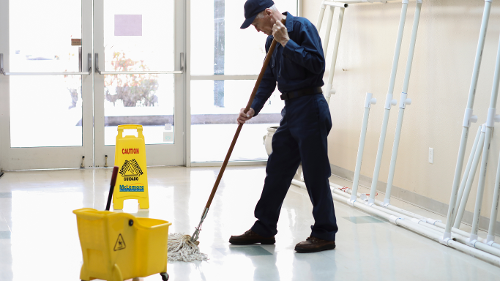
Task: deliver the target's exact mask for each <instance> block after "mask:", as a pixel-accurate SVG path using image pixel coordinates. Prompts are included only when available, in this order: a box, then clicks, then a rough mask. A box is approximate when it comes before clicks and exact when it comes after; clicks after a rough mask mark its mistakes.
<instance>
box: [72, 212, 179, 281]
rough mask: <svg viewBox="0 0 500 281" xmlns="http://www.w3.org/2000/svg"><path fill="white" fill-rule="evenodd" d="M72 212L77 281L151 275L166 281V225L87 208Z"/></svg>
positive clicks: (115, 279) (119, 280)
mask: <svg viewBox="0 0 500 281" xmlns="http://www.w3.org/2000/svg"><path fill="white" fill-rule="evenodd" d="M73 213H74V214H76V217H77V224H78V235H79V237H80V244H81V247H82V254H83V265H82V269H81V272H80V279H81V280H92V279H104V280H108V281H123V280H125V279H130V278H134V277H146V276H149V275H152V274H155V273H160V274H161V275H162V278H163V280H164V281H165V280H168V274H167V273H166V272H167V258H168V257H167V252H168V245H167V242H168V241H167V240H168V227H169V226H170V225H171V223H170V222H168V221H164V220H159V219H150V218H137V217H135V216H133V215H131V214H127V213H114V212H109V211H98V210H95V209H91V208H84V209H78V210H74V211H73Z"/></svg>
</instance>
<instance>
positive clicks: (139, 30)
mask: <svg viewBox="0 0 500 281" xmlns="http://www.w3.org/2000/svg"><path fill="white" fill-rule="evenodd" d="M104 48H105V70H106V71H147V70H154V71H168V70H174V1H164V0H147V1H123V0H105V1H104ZM104 84H105V89H104V114H105V126H106V127H105V145H115V143H116V134H117V125H120V124H140V125H143V128H144V131H143V133H144V138H145V142H146V144H156V143H174V133H173V132H174V80H173V76H172V75H168V74H165V75H163V74H158V75H157V74H141V75H105V77H104Z"/></svg>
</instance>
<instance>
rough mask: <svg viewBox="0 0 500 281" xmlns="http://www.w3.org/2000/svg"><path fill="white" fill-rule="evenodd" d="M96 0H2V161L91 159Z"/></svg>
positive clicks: (26, 165)
mask: <svg viewBox="0 0 500 281" xmlns="http://www.w3.org/2000/svg"><path fill="white" fill-rule="evenodd" d="M91 14H92V3H91V1H65V0H50V1H37V0H16V1H9V0H0V112H1V118H0V130H1V134H0V156H1V157H0V168H2V169H6V170H17V169H37V168H76V167H80V166H83V167H88V166H92V165H93V154H92V143H93V140H92V104H91V101H92V75H91V74H92V70H91V66H92V60H91V58H92V44H91V42H92V40H91V34H92V30H91V27H92V22H91Z"/></svg>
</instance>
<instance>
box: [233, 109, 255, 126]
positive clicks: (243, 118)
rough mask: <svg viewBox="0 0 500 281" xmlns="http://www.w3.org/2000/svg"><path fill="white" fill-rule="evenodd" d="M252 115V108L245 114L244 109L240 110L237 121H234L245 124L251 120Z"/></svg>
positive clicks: (253, 112)
mask: <svg viewBox="0 0 500 281" xmlns="http://www.w3.org/2000/svg"><path fill="white" fill-rule="evenodd" d="M254 114H255V111H254V110H253V108H250V109H249V110H248V112H247V113H245V109H244V108H242V109H241V110H240V115H239V116H238V119H236V120H237V121H238V123H240V124H245V122H246V121H248V120H250V119H252V117H253V116H254Z"/></svg>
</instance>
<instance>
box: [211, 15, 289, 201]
mask: <svg viewBox="0 0 500 281" xmlns="http://www.w3.org/2000/svg"><path fill="white" fill-rule="evenodd" d="M281 22H282V23H283V24H285V22H286V20H285V19H283V20H281ZM275 47H276V40H275V39H273V42H272V43H271V47H269V51H268V52H267V55H266V59H265V60H264V65H262V69H261V70H260V74H259V77H258V78H257V81H256V82H255V86H254V87H253V91H252V95H251V96H250V99H249V100H248V103H247V107H246V108H245V113H246V112H247V111H248V110H250V106H252V103H253V100H254V98H255V95H256V94H257V90H258V89H259V85H260V82H261V81H262V78H263V77H264V72H266V68H267V65H268V64H269V61H270V60H271V57H272V55H273V52H274V48H275ZM242 127H243V124H241V123H240V124H239V125H238V129H237V130H236V133H235V134H234V137H233V141H232V142H231V146H229V150H228V151H227V154H226V158H225V159H224V162H223V163H222V167H221V169H220V171H219V175H218V176H217V180H216V181H215V184H214V187H213V188H212V193H211V194H210V197H209V198H208V201H207V205H206V206H205V209H208V208H210V205H211V204H212V200H213V199H214V196H215V192H216V191H217V188H218V187H219V183H220V181H221V179H222V174H224V170H226V166H227V163H228V162H229V157H231V153H232V152H233V149H234V146H235V145H236V140H237V139H238V136H239V135H240V132H241V128H242Z"/></svg>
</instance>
